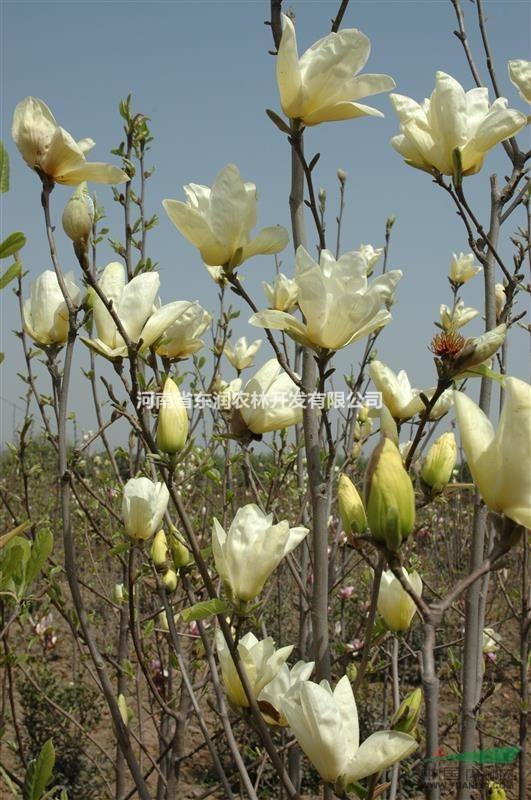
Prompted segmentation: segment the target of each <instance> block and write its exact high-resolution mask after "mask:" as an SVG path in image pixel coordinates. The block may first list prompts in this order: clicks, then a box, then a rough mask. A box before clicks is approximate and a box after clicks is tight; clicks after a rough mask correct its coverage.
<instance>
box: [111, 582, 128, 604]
mask: <svg viewBox="0 0 531 800" xmlns="http://www.w3.org/2000/svg"><path fill="white" fill-rule="evenodd" d="M126 595H127V592H124V585H123V583H115V584H114V588H113V590H112V600H113V603H116V604H117V605H119V606H121V605H122V603H123V602H124V600H125V599H126Z"/></svg>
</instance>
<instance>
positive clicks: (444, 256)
mask: <svg viewBox="0 0 531 800" xmlns="http://www.w3.org/2000/svg"><path fill="white" fill-rule="evenodd" d="M290 5H291V7H292V8H293V9H294V11H295V13H296V25H297V37H298V42H299V52H300V53H301V54H302V52H303V51H304V50H305V49H306V48H307V47H309V46H310V45H311V44H312V43H313V42H314V41H316V40H317V39H318V38H320V37H321V36H323V35H325V34H326V33H327V32H328V31H329V27H330V19H331V17H333V16H334V15H335V13H336V11H337V8H338V6H339V2H338V0H333V2H332V1H331V0H330V1H327V2H311V1H309V0H304V2H302V1H301V2H292V3H291V4H289V3H287V2H285V7H286V9H287V8H289V7H290ZM463 7H464V10H465V14H466V20H467V29H468V34H469V38H470V41H471V45H472V48H473V50H474V52H475V54H476V58H477V63H478V65H479V66H480V71H481V73H482V75H485V76H486V70H485V67H484V62H483V59H482V51H481V46H480V41H479V36H478V33H477V24H476V20H475V6H474V5H473V4H471V3H469V2H466V0H464V2H463ZM485 8H486V11H487V16H488V25H489V32H490V37H491V43H492V48H493V53H494V57H495V61H496V64H497V68H498V75H499V80H500V83H501V86H502V91H503V93H504V94H505V95H506V96H507V98H508V99H509V103H510V105H511V106H513V107H515V108H518V109H520V110H522V111H524V112H526V110H527V109H526V108H525V107H524V106H525V103H524V102H523V100H521V98H520V97H519V96H518V93H517V91H516V89H515V88H514V87H513V86H512V84H511V83H510V82H509V80H508V78H507V72H506V64H507V61H508V60H509V59H511V58H529V51H530V40H529V22H530V17H529V14H530V11H529V5H528V3H527V2H526V0H522V2H511V0H503V2H488V0H487V2H486V3H485ZM268 14H269V3H268V2H267V0H259V1H256V2H249V1H248V0H245V1H244V2H234V1H232V2H231V1H230V0H228V2H225V1H222V0H218V1H217V2H203V1H202V0H195V2H188V1H187V2H176V1H175V0H173V1H168V2H149V3H146V2H115V1H114V0H108V1H107V2H90V3H89V2H83V1H82V0H77V1H74V2H73V1H72V0H69V2H33V3H30V2H24V0H17V1H16V2H5V0H4V2H3V3H2V7H1V15H2V19H1V22H2V31H3V33H2V37H3V40H2V62H1V72H2V76H3V78H2V84H1V88H2V97H1V104H2V109H1V119H2V130H1V138H2V140H3V141H4V142H5V144H6V147H7V149H8V152H9V155H10V159H11V190H10V192H9V194H7V195H4V196H3V197H2V200H1V202H2V207H1V218H0V224H1V234H2V236H5V235H7V234H8V233H9V232H11V231H13V230H22V231H24V232H25V233H26V235H27V237H28V244H27V246H26V247H25V249H24V251H23V254H22V255H23V262H24V266H25V268H26V269H27V270H28V271H29V275H28V277H27V279H26V286H27V287H28V285H29V281H31V280H33V279H34V278H35V277H36V275H37V274H38V273H39V272H41V271H42V270H44V269H48V268H50V266H49V260H48V258H47V246H46V239H45V231H44V224H43V220H42V212H41V208H40V198H39V181H38V179H37V177H36V175H35V174H34V173H32V171H31V170H29V169H28V168H27V166H26V165H25V163H24V162H23V161H22V159H21V157H20V156H19V154H18V152H17V150H16V148H15V146H14V144H13V142H12V141H11V135H10V128H11V118H12V113H13V109H14V107H15V105H16V103H17V102H18V101H19V100H21V99H22V98H23V97H25V96H26V95H34V96H36V97H40V98H42V99H43V100H45V101H46V102H47V104H48V105H49V106H50V108H51V109H52V111H53V113H54V115H55V117H56V119H57V120H58V122H59V124H61V125H62V126H63V127H65V128H66V129H67V130H68V131H70V132H71V133H72V134H73V135H74V137H75V138H82V137H85V136H90V137H91V138H93V139H94V140H95V141H96V143H97V144H96V148H95V149H94V151H93V152H92V154H91V156H90V157H91V158H92V160H101V161H106V160H109V161H110V160H115V161H116V160H117V159H116V158H115V157H111V156H109V150H110V149H111V148H113V147H115V146H116V145H117V143H118V142H119V140H120V138H121V124H120V123H121V120H120V118H119V116H118V113H117V107H118V101H119V100H120V98H122V97H124V96H125V95H127V94H128V92H132V93H133V107H134V109H135V110H137V111H141V112H142V113H144V114H146V115H147V116H149V117H150V118H151V129H152V133H153V135H154V136H155V141H154V142H153V145H152V150H151V152H150V154H149V158H150V160H151V162H152V163H154V164H155V165H156V168H157V169H156V172H155V175H154V177H153V178H152V179H151V181H150V182H149V194H148V203H147V205H148V212H149V213H154V212H156V213H158V214H159V215H160V224H159V226H158V227H157V228H156V229H155V230H154V231H153V233H152V234H151V235H150V240H149V241H150V254H151V257H152V258H153V259H155V260H157V261H158V262H159V265H160V274H161V282H162V286H161V297H162V300H163V302H169V301H171V300H176V299H190V300H192V299H197V300H199V301H200V302H201V303H202V304H203V306H204V307H205V308H207V309H208V310H210V311H211V312H214V313H215V310H216V291H215V286H214V284H213V283H212V282H211V280H210V278H209V277H208V275H207V273H206V271H205V269H204V267H203V266H202V264H201V260H200V258H199V255H198V253H197V252H196V250H195V249H194V248H193V247H192V246H191V245H189V244H188V243H187V242H186V241H185V240H184V239H183V238H182V237H181V236H180V234H179V233H178V232H177V231H176V229H175V228H174V227H173V225H172V224H171V223H170V221H169V220H168V218H167V217H166V215H165V213H164V211H163V209H162V207H161V205H160V202H161V200H162V199H164V198H172V197H173V198H177V199H183V193H182V185H183V184H184V183H187V182H189V181H193V182H196V183H203V184H207V185H211V183H212V181H213V179H214V177H215V175H216V174H217V173H218V172H219V170H220V169H221V168H222V167H223V166H225V165H226V164H227V163H229V162H233V163H235V164H237V165H238V167H239V169H240V171H241V173H242V176H243V177H244V179H245V180H250V181H254V182H255V183H256V185H257V188H258V193H259V204H258V227H263V226H265V225H272V224H275V223H280V224H283V225H285V226H286V227H288V228H289V210H288V194H289V158H290V154H289V146H288V144H287V141H286V139H285V137H284V136H283V135H282V134H280V133H279V132H278V131H277V130H276V129H275V128H274V127H273V125H272V124H271V122H270V121H269V120H268V118H267V116H266V115H265V112H264V110H265V108H273V109H275V110H276V111H280V105H279V100H278V95H277V88H276V80H275V62H274V58H273V56H271V55H269V54H268V50H270V49H272V40H271V32H270V29H269V28H268V27H267V26H265V25H264V24H263V22H264V20H265V19H267V18H268ZM343 27H357V28H359V29H360V30H362V31H363V32H364V33H366V34H367V35H368V36H369V38H370V40H371V43H372V52H371V56H370V59H369V62H368V64H367V66H366V68H365V70H364V71H366V72H367V71H368V72H377V73H378V72H380V73H387V74H389V75H392V76H393V77H394V79H395V81H396V84H397V89H396V91H397V92H399V93H401V94H405V95H409V96H411V97H414V98H415V99H416V100H419V101H420V100H422V98H424V97H426V96H429V94H430V93H431V91H432V89H433V85H434V75H435V71H436V70H437V69H442V70H444V71H446V72H449V73H450V74H452V75H453V76H454V77H455V78H457V79H458V80H459V81H460V82H461V83H463V85H464V86H465V87H466V88H467V89H468V88H472V86H473V83H472V80H471V77H470V75H469V71H468V67H467V64H466V61H465V58H464V54H463V51H462V48H461V45H460V44H459V42H458V41H457V39H456V37H455V36H453V33H452V31H453V30H454V29H455V27H456V22H455V17H454V13H453V9H452V6H451V3H450V0H432V1H431V2H429V1H426V0H420V1H419V2H403V0H391V1H389V2H379V1H378V0H373V1H372V2H356V0H352V2H351V4H350V6H349V9H348V11H347V14H346V16H345V19H344V22H343ZM485 80H486V78H485ZM487 85H488V84H487ZM491 95H492V92H491ZM369 103H370V104H371V105H373V106H376V107H377V108H379V109H380V110H382V111H383V112H384V113H385V118H384V119H375V118H368V117H367V118H362V119H360V120H353V121H349V122H342V123H332V124H326V125H321V126H318V127H317V128H314V129H311V130H309V131H308V132H307V135H306V149H307V153H308V154H310V155H311V154H313V153H314V152H320V153H321V160H320V162H319V164H318V166H317V168H316V170H315V173H314V176H315V182H316V184H317V186H323V187H324V188H326V190H327V193H328V207H329V211H328V234H329V242H330V244H331V245H332V243H333V242H334V241H335V224H334V219H335V215H336V213H337V199H338V192H337V186H338V184H337V179H336V170H337V168H338V167H341V168H342V169H344V170H345V171H346V172H347V174H348V184H347V207H346V211H345V217H344V224H343V234H342V250H343V251H346V250H349V249H355V248H357V247H358V246H359V245H360V244H361V243H368V242H370V243H372V244H373V245H374V246H379V245H381V244H382V243H383V231H384V227H385V220H386V218H387V217H388V216H390V215H395V216H396V218H397V221H396V224H395V227H394V230H393V237H392V243H391V258H390V263H389V266H390V268H393V269H402V270H403V271H404V278H403V279H402V282H401V284H400V286H399V290H398V302H397V304H396V305H395V306H394V308H393V317H394V320H393V322H392V323H391V325H390V326H388V328H387V329H386V331H385V332H384V334H383V336H382V337H381V340H380V343H379V345H378V353H379V357H380V358H381V359H382V360H383V361H385V362H386V363H388V364H389V365H390V366H391V367H392V368H393V369H395V371H398V369H400V368H405V369H407V370H408V373H409V374H410V378H411V381H412V383H413V384H414V385H416V386H424V387H427V386H430V385H433V383H434V378H435V376H434V367H433V361H432V357H431V354H430V353H429V352H428V349H427V347H428V345H429V342H430V339H431V337H432V336H433V334H434V333H435V332H436V329H435V328H434V326H433V322H434V320H436V319H438V309H439V305H440V303H444V302H450V292H449V287H448V283H447V280H446V276H447V271H448V266H449V263H450V259H451V255H452V252H459V251H462V250H463V251H467V252H468V250H469V248H468V246H467V242H466V238H465V232H464V228H463V226H462V224H461V223H460V222H459V220H458V219H457V217H456V215H455V212H454V209H453V208H452V207H451V205H450V201H449V198H448V196H447V195H446V193H444V192H443V191H442V190H441V189H439V188H438V187H437V186H435V185H434V184H433V183H432V181H431V180H430V177H429V176H428V175H426V174H425V173H421V172H418V171H416V170H413V169H411V168H409V167H407V166H406V165H405V164H404V163H403V161H402V159H401V158H400V157H399V156H398V154H397V153H395V152H394V151H393V150H392V149H391V147H390V146H389V144H388V142H389V139H390V138H391V136H393V135H394V134H395V133H396V132H397V127H398V126H397V122H396V118H395V116H394V113H393V111H392V108H391V106H390V103H389V101H388V99H387V97H386V96H385V95H379V96H376V97H374V98H372V99H371V100H369ZM526 137H527V146H529V136H528V134H527V133H524V134H521V142H522V145H521V146H522V147H525V146H526ZM507 168H508V167H507V160H506V157H505V154H504V152H503V150H501V148H499V152H492V153H491V154H490V155H489V156H488V158H487V161H486V164H485V166H484V169H483V170H482V172H481V174H480V175H478V176H475V177H473V178H470V179H468V180H467V181H466V186H465V188H466V191H467V193H468V196H469V198H470V201H471V203H472V204H473V206H474V209H475V210H476V212H477V214H478V215H479V216H480V217H481V218H482V219H483V220H484V221H486V212H487V208H488V206H487V197H488V176H489V174H490V173H491V172H494V171H497V172H499V173H500V175H501V176H503V175H504V174H505V172H506V171H507ZM93 188H94V189H95V190H96V192H97V195H98V199H99V202H100V203H102V204H103V205H104V206H105V209H106V212H107V216H108V221H109V225H110V227H111V234H112V235H113V236H114V237H115V238H121V237H122V229H121V227H120V226H121V216H120V213H119V209H117V208H116V206H115V204H114V203H113V201H112V193H111V190H110V188H109V187H105V186H96V187H93ZM70 194H71V189H70V188H69V187H63V186H58V187H57V188H56V189H55V191H54V193H53V196H52V202H53V216H54V220H55V223H56V225H57V226H58V234H57V238H58V245H59V255H60V260H61V264H62V266H63V268H64V269H65V271H66V270H69V269H73V270H74V271H75V272H76V274H79V268H78V266H77V263H76V261H75V259H74V257H73V253H72V251H71V247H70V242H69V241H66V240H65V239H64V237H63V236H62V231H61V230H60V217H61V214H62V210H63V207H64V205H65V203H66V201H67V200H68V198H69V196H70ZM513 219H514V222H512V223H509V224H510V230H509V228H507V230H506V233H505V238H507V237H508V235H509V234H510V233H511V232H512V230H513V229H514V228H515V227H516V225H517V224H522V222H523V217H522V216H520V218H518V219H516V217H514V218H513ZM308 231H309V235H310V239H309V240H310V242H311V243H312V245H313V243H314V241H315V237H314V236H313V232H312V229H311V225H310V220H308ZM502 251H503V252H504V253H505V254H508V253H509V250H508V249H507V247H506V246H505V245H504V246H502ZM110 260H115V259H114V257H113V256H112V254H111V252H110V251H109V250H108V249H107V248H104V247H102V248H101V251H100V259H99V261H100V265H101V266H105V264H106V263H108V261H110ZM282 261H283V267H282V268H283V271H284V272H285V273H286V274H288V275H290V274H292V272H293V257H292V251H291V250H290V249H289V247H288V249H287V250H286V251H285V252H284V254H283V255H282ZM4 263H5V262H4ZM273 273H274V262H273V260H272V259H271V258H269V257H259V258H256V259H254V260H252V261H251V262H247V263H246V264H245V265H244V266H243V267H242V270H241V274H242V275H244V276H245V278H246V286H247V289H248V291H250V292H251V294H252V295H253V296H254V298H255V300H256V302H257V304H258V305H259V306H261V307H265V301H264V299H263V295H262V292H261V288H260V282H261V281H262V280H269V279H270V278H271V277H272V275H273ZM481 296H482V283H481V280H480V279H478V278H476V279H475V280H474V281H473V282H472V283H470V284H468V285H467V286H466V287H465V288H464V290H463V297H464V299H465V301H466V304H467V305H472V306H474V305H475V306H478V307H479V305H480V303H481ZM0 310H1V318H2V322H1V334H0V335H1V342H0V350H3V351H5V353H6V359H5V361H4V363H3V365H2V366H1V367H0V436H1V437H2V440H5V439H6V438H8V439H9V438H10V437H11V435H12V431H13V424H14V423H15V424H19V423H20V421H21V419H22V416H21V412H20V411H19V410H18V408H20V407H21V406H22V403H21V401H20V400H19V399H18V398H19V396H20V394H21V392H22V388H23V387H22V384H21V382H20V381H19V379H18V378H17V377H16V373H17V372H20V371H22V367H23V365H22V361H21V351H20V344H19V342H18V340H17V339H16V338H15V337H14V336H13V335H12V333H11V331H12V330H14V329H19V328H20V321H19V319H18V316H17V309H16V304H15V302H14V297H13V295H12V293H11V290H10V289H8V290H4V292H2V293H1V294H0ZM241 310H242V315H241V318H240V320H238V322H237V326H236V331H235V332H236V334H237V335H242V334H246V335H247V336H248V338H251V339H254V338H257V337H258V336H260V331H258V330H257V329H254V328H251V327H250V326H248V325H247V324H246V320H247V319H248V314H247V310H246V309H245V308H244V307H243V306H241ZM480 331H481V321H480V320H475V321H474V322H472V323H471V324H470V325H469V326H468V327H467V329H466V332H467V333H468V332H469V333H470V334H473V333H479V332H480ZM361 349H362V347H361V345H354V346H352V347H349V348H347V349H346V350H344V351H342V352H341V353H340V354H339V356H338V358H337V367H338V373H339V374H341V373H344V372H346V371H348V370H349V368H350V365H351V364H354V365H355V364H356V363H357V360H358V359H359V357H360V354H361ZM266 357H269V354H268V351H267V347H266V344H264V345H263V346H262V350H261V351H260V353H259V356H258V359H257V364H258V365H260V364H261V363H263V361H264V360H265V359H266ZM86 360H87V356H86V353H85V352H83V345H82V344H80V345H79V355H78V358H77V361H76V369H77V370H79V368H80V367H81V366H85V365H86ZM527 362H528V346H527V342H526V339H525V334H524V333H523V332H522V331H515V332H514V335H513V339H512V343H511V345H510V355H509V371H510V372H511V374H515V375H518V376H520V377H525V378H528V377H529V374H528V372H529V370H528V364H527ZM225 366H226V370H225V375H226V377H227V378H231V377H233V375H232V373H231V368H230V366H229V364H228V362H227V363H226V365H225ZM40 380H41V381H42V391H43V392H44V393H47V392H48V390H49V389H48V386H47V383H46V380H47V379H46V377H45V376H44V374H43V375H42V377H41V379H40ZM338 382H339V381H338ZM85 395H86V383H85V381H84V379H83V378H82V377H80V373H79V372H77V373H76V376H75V380H74V384H73V390H72V407H73V408H74V409H75V410H76V413H77V415H78V424H79V428H80V429H83V428H84V429H87V428H91V427H94V420H93V417H92V414H91V411H90V409H89V408H87V406H86V403H85V401H84V397H85ZM17 407H18V408H17Z"/></svg>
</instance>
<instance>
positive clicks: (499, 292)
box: [494, 283, 507, 322]
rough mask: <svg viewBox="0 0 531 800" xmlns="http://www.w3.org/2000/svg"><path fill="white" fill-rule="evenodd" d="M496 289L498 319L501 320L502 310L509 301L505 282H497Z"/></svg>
mask: <svg viewBox="0 0 531 800" xmlns="http://www.w3.org/2000/svg"><path fill="white" fill-rule="evenodd" d="M494 289H495V298H496V321H497V322H499V320H500V319H501V315H502V311H503V309H504V308H505V305H506V303H507V295H506V294H505V286H504V285H503V283H497V284H496V286H495V287H494Z"/></svg>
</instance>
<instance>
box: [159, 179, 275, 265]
mask: <svg viewBox="0 0 531 800" xmlns="http://www.w3.org/2000/svg"><path fill="white" fill-rule="evenodd" d="M184 193H185V195H186V197H187V200H186V202H185V203H183V202H181V201H180V200H163V201H162V205H163V206H164V210H165V211H166V213H167V215H168V216H169V218H170V219H171V221H172V222H173V224H174V225H175V227H176V228H177V230H178V231H179V232H180V233H182V235H183V236H184V237H185V238H186V239H188V241H189V242H191V243H192V244H193V245H195V247H197V249H198V250H199V252H200V253H201V258H202V259H203V261H204V262H205V264H207V265H209V266H211V267H220V266H221V267H226V268H227V269H234V268H235V267H238V266H239V265H240V264H242V263H243V262H244V261H246V260H247V259H248V258H251V256H255V255H270V254H272V253H279V252H280V251H281V250H283V249H284V248H285V246H286V245H287V243H288V233H287V231H286V229H285V228H283V227H282V226H281V225H275V226H272V227H270V228H263V229H262V230H261V231H260V232H259V233H258V235H257V236H256V237H255V238H254V239H251V231H252V229H253V228H254V226H255V225H256V186H255V185H254V183H244V182H243V181H242V179H241V176H240V172H239V170H238V167H236V166H234V164H229V165H228V166H226V167H225V168H224V169H222V170H221V172H220V173H219V175H218V176H217V177H216V179H215V181H214V184H213V186H212V189H210V188H209V187H208V186H201V185H199V184H197V183H189V184H187V185H186V186H184Z"/></svg>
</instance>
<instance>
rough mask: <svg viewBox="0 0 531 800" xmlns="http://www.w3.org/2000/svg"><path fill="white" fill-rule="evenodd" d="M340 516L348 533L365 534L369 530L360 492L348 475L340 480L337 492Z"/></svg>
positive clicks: (342, 476)
mask: <svg viewBox="0 0 531 800" xmlns="http://www.w3.org/2000/svg"><path fill="white" fill-rule="evenodd" d="M337 502H338V506H339V515H340V517H341V522H342V525H343V530H344V531H345V532H346V533H353V534H357V533H363V531H364V530H366V529H367V517H366V516H365V509H364V508H363V501H362V499H361V497H360V495H359V493H358V490H357V489H356V487H355V486H354V484H353V483H352V481H351V480H350V478H347V476H346V475H341V476H340V478H339V486H338V490H337Z"/></svg>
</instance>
